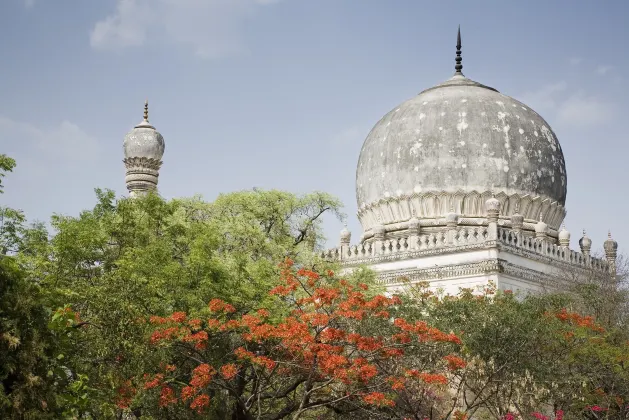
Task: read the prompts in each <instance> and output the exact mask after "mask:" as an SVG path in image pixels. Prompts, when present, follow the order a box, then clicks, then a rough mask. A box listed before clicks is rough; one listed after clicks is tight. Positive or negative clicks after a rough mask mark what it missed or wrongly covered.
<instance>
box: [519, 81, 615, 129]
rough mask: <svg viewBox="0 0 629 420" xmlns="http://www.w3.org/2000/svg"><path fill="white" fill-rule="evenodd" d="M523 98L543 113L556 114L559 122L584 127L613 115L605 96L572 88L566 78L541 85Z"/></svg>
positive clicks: (610, 105) (612, 108)
mask: <svg viewBox="0 0 629 420" xmlns="http://www.w3.org/2000/svg"><path fill="white" fill-rule="evenodd" d="M521 98H522V101H523V102H524V103H525V104H527V105H529V106H530V107H531V108H533V109H535V110H536V111H537V112H539V113H540V114H542V115H543V116H549V115H552V116H554V117H556V121H557V122H558V123H559V124H565V125H571V126H578V127H586V126H593V125H598V124H602V123H605V122H607V121H609V119H610V118H611V117H612V116H613V115H614V106H613V104H612V103H611V102H609V101H607V100H605V99H604V98H600V97H596V96H593V95H588V94H587V93H586V92H583V91H578V92H576V93H574V92H571V91H570V89H568V84H567V83H566V82H565V81H559V82H557V83H553V84H549V85H546V86H543V87H542V88H541V89H539V90H537V91H533V92H527V93H525V94H523V95H522V96H521Z"/></svg>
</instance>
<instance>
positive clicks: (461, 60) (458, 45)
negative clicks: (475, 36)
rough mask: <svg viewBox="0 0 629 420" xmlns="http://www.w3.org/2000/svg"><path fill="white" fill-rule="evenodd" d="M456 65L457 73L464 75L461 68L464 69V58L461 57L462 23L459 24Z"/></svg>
mask: <svg viewBox="0 0 629 420" xmlns="http://www.w3.org/2000/svg"><path fill="white" fill-rule="evenodd" d="M454 61H456V65H455V66H454V70H456V72H455V74H460V75H463V73H462V72H461V70H463V64H462V62H463V58H462V57H461V25H459V31H458V33H457V35H456V58H455V59H454Z"/></svg>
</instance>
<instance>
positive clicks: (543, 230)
mask: <svg viewBox="0 0 629 420" xmlns="http://www.w3.org/2000/svg"><path fill="white" fill-rule="evenodd" d="M535 233H536V234H538V235H540V234H541V235H547V234H548V225H547V224H546V223H544V220H543V218H542V215H541V214H540V215H539V222H537V223H536V224H535Z"/></svg>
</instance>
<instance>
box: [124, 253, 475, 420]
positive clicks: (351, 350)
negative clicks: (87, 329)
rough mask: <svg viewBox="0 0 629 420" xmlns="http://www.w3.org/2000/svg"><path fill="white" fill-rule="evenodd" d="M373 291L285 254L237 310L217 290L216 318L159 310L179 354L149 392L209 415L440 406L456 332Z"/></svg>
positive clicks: (430, 412)
mask: <svg viewBox="0 0 629 420" xmlns="http://www.w3.org/2000/svg"><path fill="white" fill-rule="evenodd" d="M368 294H369V287H368V286H367V285H365V284H359V285H352V284H351V283H350V282H348V281H346V280H343V279H338V278H337V277H336V276H335V275H334V273H333V272H331V271H328V272H326V273H318V272H315V271H311V270H307V269H304V268H299V269H297V268H295V266H294V265H293V262H292V261H291V260H287V261H286V262H284V263H283V264H281V274H280V281H279V283H278V284H277V286H276V287H274V288H273V289H272V290H271V291H270V295H272V296H274V297H275V299H276V300H275V302H274V304H273V305H271V306H269V307H268V308H261V309H259V310H257V311H247V312H236V308H235V307H234V306H232V305H230V304H228V303H225V302H224V301H222V300H219V299H213V300H211V301H210V303H209V311H210V313H211V317H210V318H209V319H207V318H204V317H198V318H195V317H189V316H188V315H187V314H186V313H184V312H175V313H173V314H172V315H170V316H169V317H152V318H151V320H150V322H151V324H153V325H154V328H155V331H154V332H153V334H152V336H151V342H152V343H153V345H155V346H158V347H168V348H172V349H174V350H175V352H174V354H175V355H176V361H174V362H173V363H172V364H168V365H165V366H163V368H162V369H161V370H160V371H158V372H152V373H150V374H146V375H145V376H144V380H143V381H142V382H143V389H144V392H145V393H146V392H148V393H149V394H151V395H153V396H154V398H155V399H156V405H159V406H160V407H162V410H163V411H164V412H171V413H174V412H177V413H180V415H181V412H182V411H185V409H186V408H188V409H189V410H193V411H196V412H198V413H205V412H207V413H212V415H211V416H210V417H211V418H232V419H283V418H293V419H297V418H303V417H304V415H306V414H307V413H312V412H314V413H316V414H318V415H320V416H324V417H325V418H329V417H327V416H330V415H335V414H336V415H341V414H349V413H352V414H353V415H357V416H358V417H359V418H363V419H367V418H372V417H373V418H406V416H413V417H414V418H418V416H419V418H424V417H426V418H428V417H432V416H434V415H435V414H436V413H438V412H442V407H441V405H443V404H441V403H440V401H439V398H438V397H437V396H438V395H439V393H441V392H443V390H444V389H446V388H447V386H448V385H449V384H450V378H452V376H451V375H450V372H451V371H454V370H458V369H462V368H463V367H465V362H464V361H463V360H461V359H460V358H459V357H458V356H456V355H455V354H452V352H453V351H456V349H457V348H458V344H460V339H459V337H457V336H456V335H454V334H451V333H444V332H442V331H440V330H438V329H436V328H433V327H430V326H429V325H428V324H427V323H425V322H416V323H411V322H409V321H407V320H405V319H403V318H398V317H397V313H398V308H399V304H400V303H401V301H400V299H399V298H398V297H396V296H393V297H385V296H383V295H373V296H371V297H370V296H369V295H368ZM219 343H228V345H227V346H226V347H225V348H219V347H220V346H219ZM128 403H129V401H128V400H127V399H123V400H122V404H123V405H126V404H128ZM162 415H164V414H162ZM446 415H447V414H446Z"/></svg>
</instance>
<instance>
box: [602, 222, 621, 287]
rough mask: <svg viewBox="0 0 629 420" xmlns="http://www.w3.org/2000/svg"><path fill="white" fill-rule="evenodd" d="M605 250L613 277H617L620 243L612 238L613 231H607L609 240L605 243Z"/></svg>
mask: <svg viewBox="0 0 629 420" xmlns="http://www.w3.org/2000/svg"><path fill="white" fill-rule="evenodd" d="M603 249H604V250H605V258H607V261H608V262H609V267H610V274H611V276H612V278H613V279H615V278H616V257H617V252H618V243H617V242H616V241H615V240H613V239H612V233H611V231H610V232H608V233H607V240H606V241H605V242H604V243H603Z"/></svg>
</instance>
